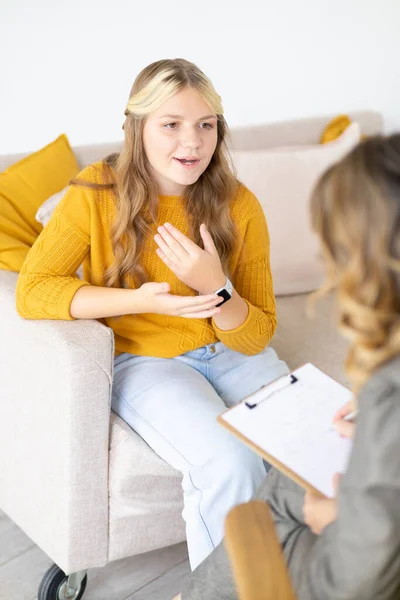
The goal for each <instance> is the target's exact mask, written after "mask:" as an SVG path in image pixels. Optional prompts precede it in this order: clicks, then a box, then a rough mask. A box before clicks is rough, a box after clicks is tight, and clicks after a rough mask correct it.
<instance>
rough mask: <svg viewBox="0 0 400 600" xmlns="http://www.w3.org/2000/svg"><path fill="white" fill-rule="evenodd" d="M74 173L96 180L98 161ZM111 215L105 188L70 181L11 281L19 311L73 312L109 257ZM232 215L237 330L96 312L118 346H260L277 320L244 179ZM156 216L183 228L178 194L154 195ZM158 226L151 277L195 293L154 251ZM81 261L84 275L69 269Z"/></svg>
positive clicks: (63, 315)
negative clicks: (244, 307)
mask: <svg viewBox="0 0 400 600" xmlns="http://www.w3.org/2000/svg"><path fill="white" fill-rule="evenodd" d="M79 177H80V178H81V179H84V180H86V181H89V182H95V183H102V182H103V181H104V180H103V177H102V164H101V163H96V164H94V165H91V166H89V167H87V168H86V169H85V170H84V171H82V173H81V174H80V175H79ZM115 214H116V211H115V203H114V198H113V194H112V192H110V190H106V189H102V190H93V189H90V188H85V187H77V186H71V187H70V188H69V190H68V191H67V193H66V195H65V196H64V198H63V199H62V201H61V202H60V204H59V205H58V206H57V208H56V210H55V211H54V214H53V216H52V218H51V220H50V222H49V223H48V225H47V226H46V227H45V228H44V230H43V231H42V233H41V234H40V236H39V237H38V239H37V240H36V242H35V244H34V245H33V247H32V248H31V250H30V251H29V254H28V256H27V258H26V260H25V263H24V265H23V267H22V270H21V273H20V276H19V279H18V286H17V310H18V313H19V314H20V316H21V317H24V318H26V319H66V320H72V319H73V317H71V315H70V305H71V302H72V298H73V296H74V294H75V293H76V292H77V290H78V289H79V288H80V287H81V286H83V285H95V286H103V285H104V272H105V270H106V269H107V268H108V267H109V265H110V264H111V263H112V262H113V252H112V245H111V237H110V227H111V225H112V223H113V220H114V218H115ZM231 214H232V218H233V220H234V221H235V223H236V226H237V229H238V239H237V244H236V248H235V251H234V253H233V256H232V258H231V274H232V283H233V285H234V287H235V289H236V291H237V292H238V293H239V294H240V295H241V296H242V298H244V299H245V300H246V302H247V303H248V307H249V312H248V316H247V319H246V321H245V322H244V323H243V324H242V325H241V326H240V327H238V328H237V329H233V330H230V331H221V330H220V329H219V328H218V327H217V326H216V324H215V323H214V322H213V320H211V319H185V318H182V317H172V316H166V315H158V314H137V315H135V314H133V315H124V316H122V317H120V318H118V319H115V318H105V319H100V320H101V321H102V322H103V323H105V324H106V325H108V326H109V327H111V328H112V329H113V331H114V334H115V347H116V352H117V353H120V352H130V353H132V354H138V355H140V356H155V357H164V358H171V357H174V356H178V355H180V354H184V353H185V352H189V351H190V350H195V349H196V348H200V347H201V346H204V345H205V344H211V343H213V342H216V341H218V340H220V341H221V342H223V343H224V344H225V345H226V346H228V347H229V348H232V349H233V350H236V351H238V352H242V353H244V354H249V355H251V354H257V353H258V352H260V351H261V350H263V349H264V348H265V346H266V345H267V344H268V342H269V341H270V339H271V338H272V336H273V334H274V331H275V327H276V315H275V299H274V293H273V286H272V278H271V271H270V261H269V235H268V229H267V224H266V222H265V217H264V213H263V210H262V208H261V206H260V204H259V202H258V200H257V199H256V198H255V196H254V195H253V194H252V193H251V192H250V191H249V190H248V189H247V188H246V187H244V186H243V185H241V186H240V187H239V190H238V192H237V194H236V195H235V197H234V198H232V203H231ZM157 221H158V225H161V224H163V223H165V222H169V223H172V224H173V225H174V226H175V227H177V228H178V229H180V231H182V232H183V233H184V234H185V235H189V232H188V223H187V219H186V215H185V210H184V205H183V200H182V198H181V197H179V196H159V210H158V219H157ZM156 227H157V225H154V228H153V231H152V232H151V233H150V234H149V236H148V238H147V240H146V243H145V246H144V252H143V266H144V267H145V269H146V272H147V273H148V276H149V281H156V282H162V281H167V282H169V284H170V286H171V293H172V294H179V295H195V294H196V292H194V291H193V290H192V289H191V288H189V287H187V286H186V285H185V284H184V283H182V282H181V281H179V279H177V277H176V276H175V275H174V274H173V273H172V272H171V271H170V270H169V269H168V267H166V266H165V265H164V263H163V262H162V261H161V259H159V258H158V256H157V254H156V247H157V246H156V243H155V241H154V239H153V237H154V235H155V233H156ZM82 262H83V272H84V281H82V280H80V279H78V278H77V277H76V274H75V273H76V270H77V269H78V267H79V266H80V265H81V263H82Z"/></svg>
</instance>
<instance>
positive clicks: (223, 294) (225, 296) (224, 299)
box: [215, 289, 232, 306]
mask: <svg viewBox="0 0 400 600" xmlns="http://www.w3.org/2000/svg"><path fill="white" fill-rule="evenodd" d="M217 295H218V296H221V298H222V302H220V303H219V304H216V305H215V306H221V305H222V304H225V302H227V301H228V300H230V299H231V297H232V296H231V295H230V293H229V292H228V291H227V290H225V289H223V290H221V291H220V292H218V294H217Z"/></svg>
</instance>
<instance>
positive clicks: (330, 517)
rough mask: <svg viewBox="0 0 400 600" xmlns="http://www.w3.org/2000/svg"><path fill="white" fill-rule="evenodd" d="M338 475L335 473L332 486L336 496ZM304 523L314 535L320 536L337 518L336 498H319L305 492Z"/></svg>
mask: <svg viewBox="0 0 400 600" xmlns="http://www.w3.org/2000/svg"><path fill="white" fill-rule="evenodd" d="M339 479H340V475H339V474H338V473H336V475H335V477H334V480H333V485H334V488H335V492H336V495H337V489H338V485H339ZM303 515H304V521H305V523H306V524H307V525H308V526H309V528H310V529H311V531H312V532H313V533H315V535H321V533H322V531H323V530H324V529H325V527H327V526H328V525H330V523H333V521H335V519H336V516H337V500H336V497H335V498H332V499H329V498H320V496H317V495H316V494H313V493H312V492H307V493H306V495H305V497H304V505H303Z"/></svg>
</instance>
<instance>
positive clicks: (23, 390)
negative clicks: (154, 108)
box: [0, 112, 382, 573]
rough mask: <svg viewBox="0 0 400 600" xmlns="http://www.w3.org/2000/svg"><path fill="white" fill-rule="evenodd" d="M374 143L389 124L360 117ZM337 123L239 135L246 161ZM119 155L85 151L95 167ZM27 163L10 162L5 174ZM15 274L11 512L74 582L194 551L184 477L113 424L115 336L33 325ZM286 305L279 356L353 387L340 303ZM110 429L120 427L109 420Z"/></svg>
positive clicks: (5, 458)
mask: <svg viewBox="0 0 400 600" xmlns="http://www.w3.org/2000/svg"><path fill="white" fill-rule="evenodd" d="M351 116H352V117H353V118H354V119H356V120H358V121H359V122H360V124H361V127H362V132H363V133H364V134H371V133H376V132H379V131H381V129H382V119H381V116H380V115H379V114H377V113H373V112H363V113H355V114H353V115H351ZM328 119H329V117H324V118H316V119H310V120H302V121H295V122H290V123H279V124H273V125H263V126H258V127H249V128H245V129H238V130H235V131H233V134H232V139H233V146H234V148H236V149H252V148H254V149H260V148H267V147H271V146H276V145H283V144H304V143H316V142H317V141H318V139H319V135H320V133H321V131H322V129H323V127H324V126H325V124H326V123H327V121H328ZM116 147H117V146H116V145H115V144H105V145H96V146H87V147H78V148H75V149H74V150H75V152H76V155H77V158H78V160H79V162H80V164H81V166H84V165H86V164H88V163H90V162H92V161H95V160H98V159H99V158H101V157H103V156H104V155H106V154H107V153H109V152H110V151H112V150H115V149H116ZM19 158H20V156H15V155H14V156H2V157H0V170H1V169H4V168H6V167H7V166H8V165H9V164H12V163H13V162H15V161H16V160H18V159H19ZM16 280H17V275H16V274H15V273H10V272H5V271H0V306H1V311H0V328H1V344H0V346H1V349H0V394H1V400H0V508H1V509H2V510H4V511H5V512H6V513H7V514H8V515H9V517H10V518H11V519H13V520H14V521H15V522H16V523H17V524H18V525H19V526H20V527H21V528H22V529H23V530H24V532H25V533H26V534H27V535H28V536H30V537H31V538H32V540H33V541H34V542H35V543H36V544H38V545H39V546H40V547H41V548H42V550H44V552H46V553H47V554H48V555H49V557H51V559H52V560H53V561H54V562H55V563H57V564H58V565H59V566H60V567H61V568H62V569H63V570H64V571H65V572H66V573H73V572H76V571H81V570H86V569H89V568H91V567H99V566H102V565H105V564H106V563H108V562H110V561H113V560H116V559H119V558H122V557H125V556H131V555H135V554H138V553H142V552H146V551H150V550H153V549H155V548H160V547H163V546H167V545H170V544H174V543H177V542H180V541H182V540H184V538H185V532H184V523H183V521H182V517H181V510H182V492H181V477H180V474H179V473H178V472H176V471H175V470H174V469H172V468H171V467H170V466H169V465H167V464H166V463H164V462H163V460H161V459H160V458H159V457H158V456H157V455H156V454H155V453H154V452H153V451H152V450H151V449H150V448H149V447H148V446H147V445H146V443H145V442H144V441H143V440H142V439H141V438H140V437H139V436H138V435H137V434H135V433H134V432H133V431H132V430H131V429H130V428H129V427H128V426H127V425H126V424H125V423H124V422H122V421H121V420H120V419H119V418H118V417H116V416H115V415H113V414H112V413H110V392H111V386H112V378H113V350H114V346H113V344H114V342H113V334H112V331H111V330H110V329H108V328H107V327H105V326H103V325H102V324H100V323H98V322H97V321H74V322H62V321H26V320H23V319H21V318H20V317H19V316H18V315H17V313H16V309H15V286H16ZM306 300H307V296H305V295H299V296H292V297H281V298H278V303H277V304H278V319H279V326H278V330H277V334H276V336H275V338H274V340H273V342H272V346H273V347H274V348H275V349H276V350H277V351H278V353H279V355H280V356H281V357H282V358H283V359H284V360H286V361H287V362H288V364H289V366H290V367H291V368H295V367H297V366H299V365H301V364H303V363H305V362H308V361H311V362H314V363H315V364H316V365H317V366H319V367H320V368H322V369H324V370H325V371H326V372H328V373H329V374H331V375H332V376H334V377H336V378H338V379H339V380H342V381H345V378H344V374H343V369H342V364H343V358H344V355H345V343H344V341H343V340H341V338H340V337H339V336H338V334H337V333H336V332H335V329H334V319H333V318H332V316H331V308H332V307H331V304H330V302H327V303H326V302H324V303H323V304H321V305H320V306H319V307H318V310H317V317H316V318H315V319H314V320H312V321H308V320H307V318H306V315H305V309H306ZM110 417H111V418H110Z"/></svg>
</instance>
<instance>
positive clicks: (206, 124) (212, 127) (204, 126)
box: [200, 123, 214, 129]
mask: <svg viewBox="0 0 400 600" xmlns="http://www.w3.org/2000/svg"><path fill="white" fill-rule="evenodd" d="M200 127H201V128H202V129H214V126H213V125H211V123H200Z"/></svg>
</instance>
